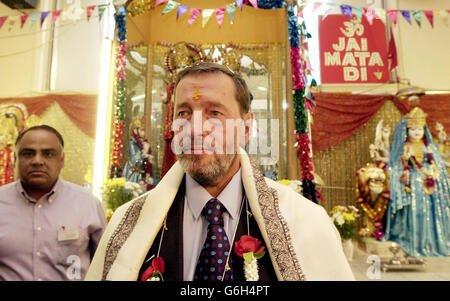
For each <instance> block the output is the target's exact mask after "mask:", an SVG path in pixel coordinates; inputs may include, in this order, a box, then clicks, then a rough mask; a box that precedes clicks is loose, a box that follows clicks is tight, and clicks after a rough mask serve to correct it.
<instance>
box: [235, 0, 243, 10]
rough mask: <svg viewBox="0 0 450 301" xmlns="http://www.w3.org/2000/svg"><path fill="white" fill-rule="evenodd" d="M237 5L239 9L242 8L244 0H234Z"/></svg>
mask: <svg viewBox="0 0 450 301" xmlns="http://www.w3.org/2000/svg"><path fill="white" fill-rule="evenodd" d="M236 4H237V6H239V9H240V10H242V4H244V0H236Z"/></svg>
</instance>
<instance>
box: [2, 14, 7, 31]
mask: <svg viewBox="0 0 450 301" xmlns="http://www.w3.org/2000/svg"><path fill="white" fill-rule="evenodd" d="M6 19H8V16H3V17H0V29H2V26H3V24H5V22H6Z"/></svg>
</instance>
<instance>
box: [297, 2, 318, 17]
mask: <svg viewBox="0 0 450 301" xmlns="http://www.w3.org/2000/svg"><path fill="white" fill-rule="evenodd" d="M321 6H322V2H314V3H313V9H312V12H315V11H316V10H317V9H318V8H319V7H321ZM300 11H301V10H299V12H300ZM297 16H298V14H297Z"/></svg>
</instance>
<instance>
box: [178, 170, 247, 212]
mask: <svg viewBox="0 0 450 301" xmlns="http://www.w3.org/2000/svg"><path fill="white" fill-rule="evenodd" d="M242 192H243V189H242V178H241V169H239V170H238V171H237V172H236V173H235V174H234V176H233V178H232V179H231V181H230V182H229V183H228V184H227V186H225V188H224V189H223V190H222V192H221V193H220V194H219V195H218V196H217V198H216V199H218V200H219V201H220V202H221V203H222V204H223V205H224V206H225V208H226V209H227V211H228V213H229V214H230V216H231V218H233V219H234V218H236V217H237V216H238V214H239V209H240V205H241V201H242ZM186 197H187V204H188V207H189V209H190V211H191V213H192V215H193V217H194V219H198V218H199V217H200V214H201V213H202V210H203V207H205V205H206V203H207V202H208V201H209V200H210V199H212V198H213V197H212V196H211V194H209V192H208V191H207V190H206V189H205V188H204V187H203V186H202V185H200V184H199V183H198V182H197V181H195V180H194V179H193V178H192V177H191V176H190V175H189V174H186Z"/></svg>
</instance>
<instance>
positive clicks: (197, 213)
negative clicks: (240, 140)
mask: <svg viewBox="0 0 450 301" xmlns="http://www.w3.org/2000/svg"><path fill="white" fill-rule="evenodd" d="M242 197H243V186H242V179H241V169H239V170H238V172H236V173H235V175H234V176H233V178H232V179H231V180H230V182H229V183H228V184H227V186H225V188H224V189H223V190H222V191H221V192H220V194H219V195H218V196H217V199H218V200H219V201H220V202H221V203H222V204H223V205H224V206H225V208H226V209H227V210H226V212H224V214H223V222H224V228H225V233H226V234H227V237H228V239H229V240H230V241H232V240H233V235H234V232H235V227H236V223H237V221H238V219H239V212H240V209H241V202H242ZM210 199H212V196H211V195H210V194H209V192H208V191H207V190H206V189H205V188H203V187H202V186H201V185H200V184H199V183H197V181H195V180H194V179H193V178H192V177H191V176H190V175H188V174H186V196H185V202H184V214H183V265H184V271H183V280H185V281H191V280H192V279H194V273H195V268H196V267H197V261H198V257H199V256H200V252H201V250H202V247H203V244H204V242H205V239H206V235H207V230H208V222H207V221H206V218H205V217H204V216H202V214H201V213H202V210H203V207H205V205H206V203H207V202H208V201H209V200H210ZM243 210H245V208H244V209H243Z"/></svg>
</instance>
